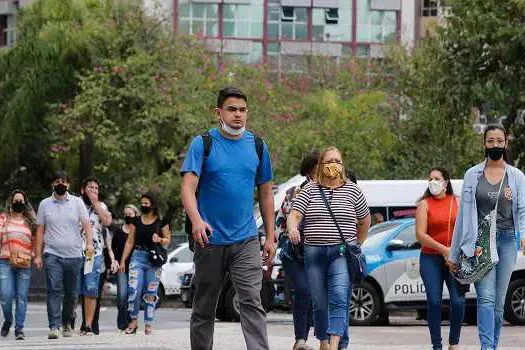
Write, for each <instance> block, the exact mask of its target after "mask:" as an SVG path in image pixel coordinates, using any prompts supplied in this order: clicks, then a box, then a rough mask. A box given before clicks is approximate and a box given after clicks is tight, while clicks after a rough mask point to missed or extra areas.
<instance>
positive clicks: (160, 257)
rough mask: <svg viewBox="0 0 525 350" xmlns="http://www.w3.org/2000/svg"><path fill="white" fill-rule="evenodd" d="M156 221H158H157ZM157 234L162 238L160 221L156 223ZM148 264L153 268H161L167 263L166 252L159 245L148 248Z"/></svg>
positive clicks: (151, 245)
mask: <svg viewBox="0 0 525 350" xmlns="http://www.w3.org/2000/svg"><path fill="white" fill-rule="evenodd" d="M157 220H158V219H157ZM156 231H157V232H156V233H157V234H158V235H159V236H160V237H162V232H161V228H160V221H157V230H156ZM148 254H149V262H150V263H151V265H153V267H162V265H164V264H165V263H166V262H167V261H168V251H167V250H166V249H165V248H164V247H163V246H162V245H161V244H160V243H152V244H150V245H149V246H148Z"/></svg>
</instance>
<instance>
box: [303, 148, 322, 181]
mask: <svg viewBox="0 0 525 350" xmlns="http://www.w3.org/2000/svg"><path fill="white" fill-rule="evenodd" d="M317 162H319V152H318V151H312V152H310V153H308V154H307V155H306V156H304V158H303V161H302V162H301V167H300V169H299V173H300V174H301V175H302V176H306V175H308V174H310V172H311V171H312V170H313V169H314V168H315V166H316V165H317Z"/></svg>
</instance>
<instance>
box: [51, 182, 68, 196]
mask: <svg viewBox="0 0 525 350" xmlns="http://www.w3.org/2000/svg"><path fill="white" fill-rule="evenodd" d="M53 190H54V191H55V193H56V194H58V195H59V196H63V195H65V194H66V191H67V186H66V185H64V184H58V185H55V187H53Z"/></svg>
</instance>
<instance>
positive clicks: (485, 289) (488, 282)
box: [474, 230, 517, 350]
mask: <svg viewBox="0 0 525 350" xmlns="http://www.w3.org/2000/svg"><path fill="white" fill-rule="evenodd" d="M496 242H497V247H498V256H499V262H498V263H497V264H496V266H494V268H493V269H492V270H491V271H490V272H489V273H488V274H487V275H486V276H485V277H483V278H482V279H481V280H479V281H478V282H476V283H474V285H475V287H476V294H477V296H478V300H477V308H478V331H479V340H480V342H481V349H482V350H488V349H491V350H492V349H497V347H498V342H499V337H500V332H501V326H502V324H503V306H504V304H505V296H506V294H507V288H508V286H509V281H510V276H511V275H512V271H513V269H514V265H515V264H516V257H517V247H516V239H515V234H514V230H507V231H501V232H498V233H497V234H496Z"/></svg>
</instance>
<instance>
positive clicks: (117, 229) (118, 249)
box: [110, 225, 131, 271]
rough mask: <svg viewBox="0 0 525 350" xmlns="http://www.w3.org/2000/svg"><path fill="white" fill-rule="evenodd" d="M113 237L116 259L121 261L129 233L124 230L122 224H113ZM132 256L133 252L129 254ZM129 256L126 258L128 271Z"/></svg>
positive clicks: (112, 245)
mask: <svg viewBox="0 0 525 350" xmlns="http://www.w3.org/2000/svg"><path fill="white" fill-rule="evenodd" d="M110 229H111V233H112V234H113V238H112V240H111V249H112V250H113V254H114V255H115V260H117V261H118V262H120V260H121V259H122V255H123V254H124V247H125V246H126V240H127V239H128V234H127V233H126V232H124V231H123V230H122V226H121V225H111V227H110ZM129 256H131V254H130V255H129ZM129 256H128V259H127V260H126V271H128V268H129Z"/></svg>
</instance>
